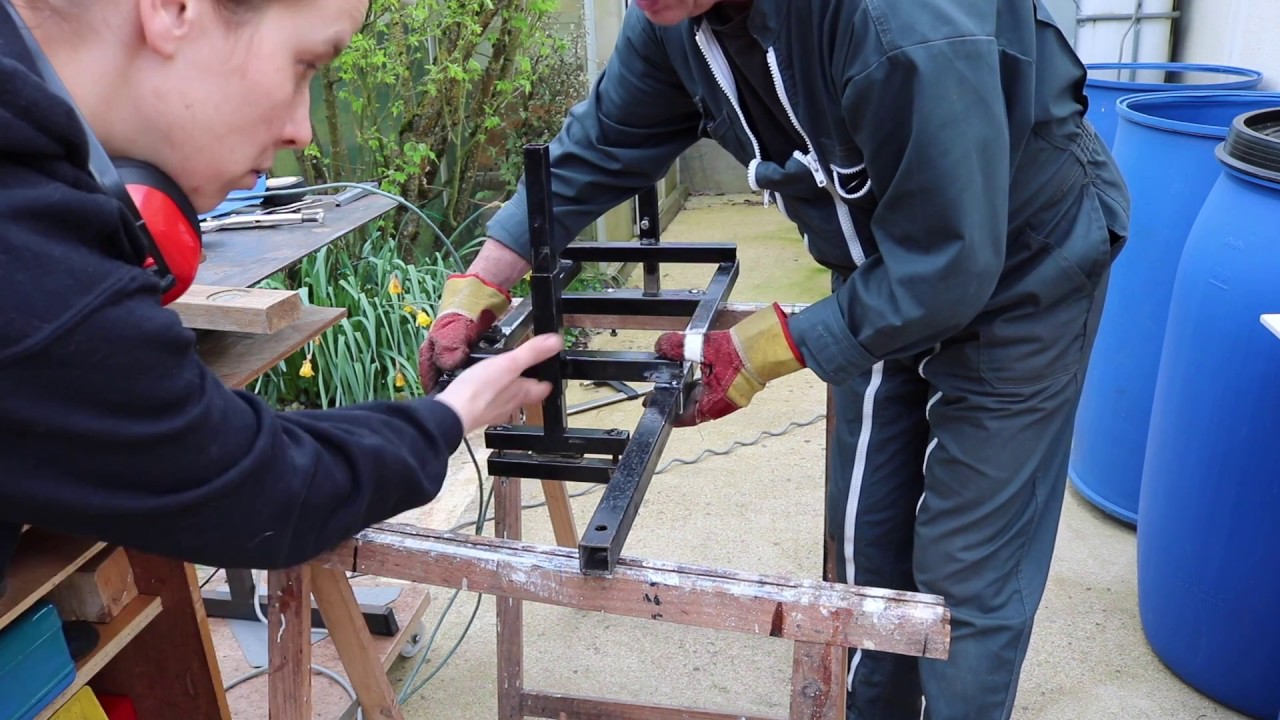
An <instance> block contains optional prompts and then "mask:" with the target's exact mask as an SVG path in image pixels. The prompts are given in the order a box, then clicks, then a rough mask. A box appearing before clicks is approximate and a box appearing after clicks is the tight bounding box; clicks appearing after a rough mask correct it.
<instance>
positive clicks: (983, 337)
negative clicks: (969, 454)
mask: <svg viewBox="0 0 1280 720" xmlns="http://www.w3.org/2000/svg"><path fill="white" fill-rule="evenodd" d="M1076 208H1077V209H1076V211H1075V212H1074V213H1068V218H1064V219H1063V220H1062V221H1060V222H1058V223H1055V225H1056V227H1053V228H1052V229H1051V230H1049V231H1048V232H1036V231H1032V230H1031V229H1024V230H1022V231H1021V232H1020V233H1019V234H1018V235H1017V236H1016V238H1015V240H1014V242H1012V243H1011V244H1010V246H1009V253H1008V263H1007V264H1006V268H1005V273H1004V275H1003V276H1002V278H1001V280H1000V283H999V284H998V285H997V287H996V293H995V295H994V296H993V298H992V302H991V304H990V305H989V306H988V307H989V311H988V312H987V313H985V317H984V322H983V323H982V326H981V327H980V328H979V331H978V332H979V348H978V356H979V359H978V364H979V371H980V372H981V374H982V377H983V378H984V379H985V380H986V381H987V382H988V383H990V384H991V385H992V386H994V387H1001V388H1016V387H1031V386H1034V385H1038V384H1041V383H1046V382H1050V381H1052V380H1057V379H1059V378H1061V377H1063V376H1066V375H1070V374H1072V373H1074V372H1076V371H1077V370H1078V369H1079V368H1080V367H1081V366H1082V364H1083V362H1084V353H1085V348H1086V333H1085V328H1086V321H1087V320H1088V317H1089V311H1090V309H1091V308H1092V306H1093V302H1094V299H1095V296H1096V294H1097V290H1098V287H1099V285H1100V283H1101V279H1102V276H1103V274H1104V272H1105V270H1106V267H1107V264H1108V262H1109V259H1110V256H1111V241H1112V233H1111V231H1110V230H1109V228H1108V227H1107V223H1106V222H1105V220H1104V217H1103V212H1102V208H1101V207H1100V205H1099V198H1098V197H1097V191H1096V189H1095V188H1093V187H1092V185H1090V184H1085V185H1083V187H1082V192H1081V194H1080V202H1079V204H1078V205H1077V206H1076ZM1072 216H1074V217H1072Z"/></svg>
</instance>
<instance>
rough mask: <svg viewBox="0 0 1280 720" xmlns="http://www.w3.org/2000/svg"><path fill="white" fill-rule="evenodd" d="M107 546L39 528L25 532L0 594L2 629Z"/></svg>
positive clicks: (0, 624) (0, 627) (0, 622)
mask: <svg viewBox="0 0 1280 720" xmlns="http://www.w3.org/2000/svg"><path fill="white" fill-rule="evenodd" d="M104 547H106V543H102V542H97V541H95V540H90V539H88V538H82V537H77V536H72V535H63V534H60V533H53V532H49V531H46V530H42V529H39V528H37V529H34V530H31V531H30V532H25V533H23V534H22V538H21V539H20V540H19V542H18V548H17V550H15V551H14V555H13V562H12V564H11V565H10V566H9V568H8V570H7V572H6V577H5V579H6V581H7V582H8V585H9V587H8V589H7V590H6V591H5V594H4V595H3V596H0V629H3V628H4V627H6V626H7V625H8V624H9V623H11V622H13V621H14V620H16V619H17V618H18V616H19V615H21V614H22V613H24V612H26V611H27V609H28V608H30V607H31V606H32V605H33V604H35V602H36V601H37V600H39V599H41V598H43V597H44V596H45V594H46V593H48V592H49V591H50V590H52V589H53V588H54V586H56V585H57V584H58V583H60V582H62V581H63V580H64V579H65V578H66V577H67V576H68V575H70V574H71V573H73V572H75V571H76V569H77V568H79V567H80V566H81V565H83V564H84V563H86V562H89V560H90V559H92V558H93V556H94V555H96V554H97V552H98V551H99V550H101V549H102V548H104Z"/></svg>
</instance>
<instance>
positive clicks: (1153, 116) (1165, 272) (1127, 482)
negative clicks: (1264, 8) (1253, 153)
mask: <svg viewBox="0 0 1280 720" xmlns="http://www.w3.org/2000/svg"><path fill="white" fill-rule="evenodd" d="M1270 107H1280V93H1262V92H1250V91H1225V92H1216V91H1214V92H1208V91H1194V92H1169V93H1152V94H1144V95H1130V96H1127V97H1124V98H1121V99H1120V101H1119V103H1117V109H1118V111H1119V114H1120V117H1121V120H1120V127H1119V129H1118V131H1117V133H1116V142H1115V149H1114V151H1113V154H1114V155H1115V158H1116V164H1117V165H1118V166H1119V167H1120V170H1121V172H1122V173H1123V174H1124V177H1125V181H1126V182H1127V183H1128V185H1129V193H1130V196H1131V207H1132V210H1131V215H1132V217H1131V219H1130V227H1129V229H1130V240H1129V242H1128V244H1127V245H1126V246H1125V249H1124V251H1123V252H1121V253H1120V257H1119V258H1117V260H1116V262H1115V265H1114V266H1113V267H1112V270H1111V280H1110V285H1109V290H1108V292H1107V300H1106V306H1105V308H1104V310H1103V314H1102V322H1101V323H1100V325H1099V327H1098V337H1097V340H1096V341H1095V343H1094V347H1093V355H1092V358H1093V359H1092V361H1091V362H1090V365H1089V372H1088V374H1087V375H1086V377H1085V384H1084V389H1083V392H1082V395H1081V398H1080V408H1079V411H1078V413H1077V415H1076V426H1075V439H1074V441H1073V445H1072V448H1071V465H1070V471H1069V473H1070V477H1071V482H1072V484H1073V485H1074V486H1075V488H1076V490H1077V491H1079V492H1080V494H1081V495H1083V496H1084V497H1085V498H1086V499H1087V500H1089V502H1091V503H1093V504H1094V505H1096V506H1097V507H1098V508H1100V509H1101V510H1103V511H1104V512H1106V513H1108V514H1110V515H1112V516H1114V517H1116V518H1118V519H1120V520H1121V521H1123V522H1126V523H1129V524H1133V523H1134V522H1136V520H1137V516H1138V488H1139V486H1140V485H1141V484H1142V463H1143V458H1144V457H1145V456H1146V452H1147V427H1148V424H1149V421H1150V419H1151V398H1152V396H1153V395H1154V394H1155V385H1156V371H1157V370H1158V369H1159V363H1160V350H1161V348H1162V347H1163V345H1164V332H1165V321H1166V319H1167V318H1168V311H1169V298H1170V296H1171V295H1172V294H1173V278H1174V275H1175V274H1176V272H1177V269H1178V260H1179V258H1181V256H1182V249H1183V245H1184V243H1185V242H1186V238H1187V233H1188V232H1189V231H1190V230H1191V225H1192V223H1193V222H1194V221H1195V219H1196V214H1197V213H1198V212H1199V211H1200V205H1201V203H1203V202H1204V198H1205V196H1206V195H1208V194H1209V190H1210V188H1212V187H1213V184H1214V182H1215V181H1216V180H1217V178H1218V176H1219V175H1220V174H1221V170H1222V166H1221V165H1220V164H1219V163H1218V160H1217V158H1216V157H1215V156H1214V148H1215V147H1217V146H1218V145H1219V144H1220V143H1221V142H1222V141H1223V139H1225V138H1226V136H1227V129H1228V128H1229V127H1230V125H1231V122H1232V120H1234V119H1235V118H1236V117H1237V116H1239V115H1241V114H1244V113H1246V112H1250V111H1253V110H1260V109H1263V108H1270ZM1278 221H1280V220H1278Z"/></svg>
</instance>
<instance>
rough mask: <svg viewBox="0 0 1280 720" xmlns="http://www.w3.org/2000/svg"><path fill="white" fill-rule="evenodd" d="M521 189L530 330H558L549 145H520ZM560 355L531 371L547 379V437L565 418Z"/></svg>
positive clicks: (557, 272)
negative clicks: (525, 196) (525, 211)
mask: <svg viewBox="0 0 1280 720" xmlns="http://www.w3.org/2000/svg"><path fill="white" fill-rule="evenodd" d="M524 163H525V189H526V191H527V194H528V210H529V252H530V254H531V255H532V257H531V258H530V263H529V264H530V265H531V266H532V269H533V273H532V275H530V277H529V297H531V298H532V299H533V332H534V334H535V335H543V334H546V333H556V332H560V330H561V328H562V326H563V322H562V316H561V314H560V291H561V289H562V286H561V285H560V283H561V280H562V276H563V274H562V273H561V272H560V271H561V267H560V260H559V258H558V257H557V255H556V251H555V245H554V239H553V235H554V227H553V216H552V206H551V149H550V147H549V146H548V145H546V144H541V143H534V144H529V145H526V146H525V148H524ZM562 366H563V363H562V362H561V358H558V357H553V358H549V359H547V360H545V361H543V362H540V363H538V364H537V366H535V367H534V375H535V377H537V378H538V379H539V380H545V381H546V382H549V383H551V386H552V391H551V393H550V394H548V395H547V397H546V399H545V400H543V401H542V425H543V427H542V431H543V432H544V433H546V434H547V435H548V436H551V437H562V436H563V435H564V431H565V427H567V426H568V420H567V418H566V415H565V404H564V377H563V373H562Z"/></svg>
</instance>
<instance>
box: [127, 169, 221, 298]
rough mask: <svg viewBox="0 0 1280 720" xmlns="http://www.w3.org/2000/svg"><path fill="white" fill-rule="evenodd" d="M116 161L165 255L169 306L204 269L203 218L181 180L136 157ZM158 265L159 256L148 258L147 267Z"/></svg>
mask: <svg viewBox="0 0 1280 720" xmlns="http://www.w3.org/2000/svg"><path fill="white" fill-rule="evenodd" d="M113 162H114V164H115V166H116V170H117V172H118V173H119V174H120V180H121V181H122V182H123V183H124V186H125V188H126V189H127V190H128V192H129V197H130V198H132V199H133V204H134V206H135V207H137V209H138V214H139V215H140V216H141V219H142V222H143V223H144V225H145V228H146V231H147V232H148V233H149V234H150V235H151V240H152V242H153V243H154V247H155V250H156V252H158V253H159V254H160V255H161V258H160V259H161V263H160V268H159V269H160V270H161V271H163V270H165V269H167V270H168V272H169V274H170V275H171V276H172V279H173V282H172V283H171V285H170V286H169V287H168V289H167V290H166V291H165V293H164V296H163V298H162V302H163V303H164V304H166V305H167V304H168V303H171V302H173V301H174V300H176V299H177V298H179V297H182V294H183V293H185V292H186V291H187V289H188V288H190V287H191V284H192V282H194V281H195V277H196V271H197V270H199V268H200V250H201V247H202V245H203V242H202V240H201V236H200V219H199V217H198V216H197V215H196V212H195V208H193V207H192V206H191V201H190V200H188V199H187V197H186V195H185V194H183V192H182V190H181V189H179V188H178V185H177V183H175V182H174V181H173V180H172V179H171V178H170V177H169V176H168V175H166V174H164V173H163V172H161V171H160V170H159V169H157V168H156V167H154V166H152V165H147V164H145V163H141V162H138V161H135V160H114V161H113ZM156 264H157V263H156V258H155V257H148V258H147V260H146V262H145V263H144V267H146V268H148V269H151V268H154V267H156Z"/></svg>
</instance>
